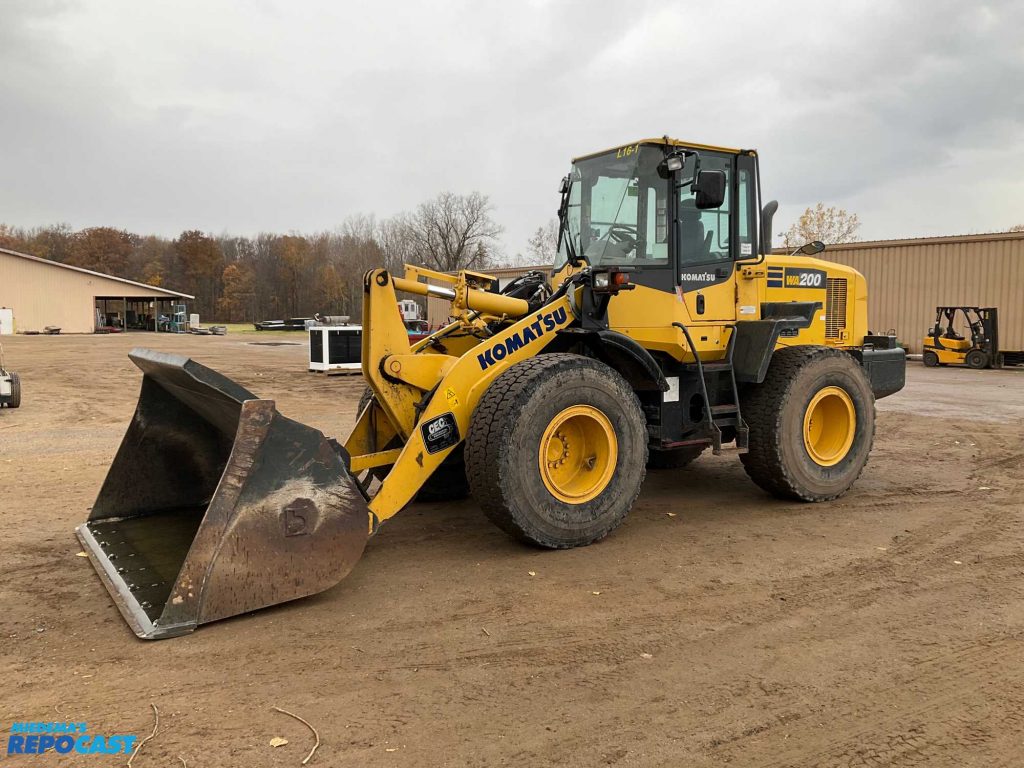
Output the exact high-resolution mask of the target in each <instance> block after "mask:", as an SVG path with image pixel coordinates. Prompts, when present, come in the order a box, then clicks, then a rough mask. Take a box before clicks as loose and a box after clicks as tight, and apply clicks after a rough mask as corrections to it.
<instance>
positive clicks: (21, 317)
mask: <svg viewBox="0 0 1024 768" xmlns="http://www.w3.org/2000/svg"><path fill="white" fill-rule="evenodd" d="M165 295H166V294H165V292H163V291H161V290H160V289H159V288H152V287H145V288H144V287H141V286H136V285H132V284H130V283H123V282H121V281H120V280H111V279H110V278H106V277H103V276H101V275H96V274H90V273H86V272H78V271H76V270H73V269H65V268H63V267H61V266H59V265H56V264H53V263H48V262H45V261H39V260H34V259H26V258H22V257H21V256H14V255H11V254H9V253H2V252H0V307H12V308H13V309H14V327H15V330H16V331H41V330H43V328H45V327H46V326H48V325H56V326H58V327H59V328H60V329H61V332H62V333H92V332H93V330H94V329H95V327H96V318H95V309H94V307H95V306H96V304H95V297H96V296H116V297H118V298H129V299H130V298H151V297H154V296H157V297H163V296H165ZM111 309H112V310H113V309H115V307H113V306H112V307H111ZM116 309H120V307H117V308H116Z"/></svg>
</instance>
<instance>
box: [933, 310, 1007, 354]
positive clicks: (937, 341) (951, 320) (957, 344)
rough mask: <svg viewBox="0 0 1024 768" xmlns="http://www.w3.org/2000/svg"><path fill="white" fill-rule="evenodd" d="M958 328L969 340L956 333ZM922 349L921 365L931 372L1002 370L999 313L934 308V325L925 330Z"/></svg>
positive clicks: (996, 311)
mask: <svg viewBox="0 0 1024 768" xmlns="http://www.w3.org/2000/svg"><path fill="white" fill-rule="evenodd" d="M958 319H959V320H960V322H959V324H958V322H957V321H958ZM958 327H959V328H961V329H963V330H966V331H969V332H970V338H967V337H966V336H964V335H962V334H961V333H959V332H958V331H957V328H958ZM922 346H923V349H924V352H923V353H922V355H921V361H922V362H923V363H924V364H925V365H927V366H928V367H930V368H934V367H935V366H939V365H966V366H967V367H968V368H976V369H981V368H1001V367H1002V362H1003V361H1002V355H1001V354H1000V352H999V312H998V310H997V309H996V308H995V307H936V308H935V324H934V325H933V326H932V327H931V328H930V329H929V330H928V332H927V335H926V336H925V337H924V342H923V344H922Z"/></svg>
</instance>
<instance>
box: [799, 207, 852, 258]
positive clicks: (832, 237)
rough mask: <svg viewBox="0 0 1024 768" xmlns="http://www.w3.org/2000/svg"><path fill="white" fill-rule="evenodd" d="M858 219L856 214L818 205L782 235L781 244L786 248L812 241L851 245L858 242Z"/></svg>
mask: <svg viewBox="0 0 1024 768" xmlns="http://www.w3.org/2000/svg"><path fill="white" fill-rule="evenodd" d="M858 229H860V219H859V218H858V217H857V214H856V213H848V212H847V211H846V210H844V209H842V208H834V207H829V208H826V207H825V206H824V204H823V203H818V204H817V205H816V206H814V207H813V208H808V209H807V210H806V211H804V212H803V213H802V214H800V218H799V219H797V221H796V223H795V224H794V225H793V226H791V227H790V228H789V229H787V230H786V231H785V233H783V235H782V244H783V245H784V246H785V247H786V248H797V247H799V246H801V245H803V244H804V243H809V242H811V241H812V240H821V242H823V243H853V242H856V241H857V240H859V239H860V238H858V237H857V230H858Z"/></svg>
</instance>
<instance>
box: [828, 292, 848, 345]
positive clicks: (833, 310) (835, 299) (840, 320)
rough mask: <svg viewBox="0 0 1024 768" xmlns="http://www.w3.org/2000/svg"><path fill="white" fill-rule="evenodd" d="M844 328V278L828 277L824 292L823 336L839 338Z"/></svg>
mask: <svg viewBox="0 0 1024 768" xmlns="http://www.w3.org/2000/svg"><path fill="white" fill-rule="evenodd" d="M845 330H846V278H845V277H830V278H829V279H828V280H826V292H825V338H826V339H839V338H842V336H843V331H845Z"/></svg>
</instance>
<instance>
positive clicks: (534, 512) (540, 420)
mask: <svg viewBox="0 0 1024 768" xmlns="http://www.w3.org/2000/svg"><path fill="white" fill-rule="evenodd" d="M646 463H647V427H646V423H645V420H644V415H643V411H641V409H640V402H639V401H638V400H637V397H636V394H634V392H633V390H632V389H631V388H630V386H629V384H627V383H626V381H625V380H624V379H623V378H622V377H621V376H620V375H619V374H618V373H616V372H615V371H614V370H612V369H611V368H609V367H608V366H607V365H605V364H604V363H601V362H599V361H597V360H593V359H591V358H588V357H582V356H580V355H573V354H565V353H551V354H544V355H541V356H539V357H535V358H531V359H529V360H525V361H523V362H521V363H518V364H517V365H514V366H512V368H510V369H509V370H507V371H506V372H505V373H503V374H501V375H500V376H499V377H498V378H497V379H495V380H494V382H493V383H492V384H491V386H490V388H489V389H488V390H487V392H486V393H485V394H484V396H483V398H481V400H480V403H479V404H478V405H477V408H476V411H475V412H474V414H473V419H472V422H471V423H470V428H469V437H468V439H467V441H466V474H467V475H468V477H469V484H470V488H471V489H472V492H473V498H474V499H476V501H477V503H478V504H480V507H481V508H482V509H483V511H484V514H486V515H487V517H488V518H490V520H491V521H492V522H494V523H495V524H496V525H497V526H498V527H499V528H501V529H502V530H503V531H505V532H506V533H509V534H510V535H512V536H514V537H515V538H517V539H519V540H521V541H525V542H529V543H531V544H535V545H537V546H540V547H547V548H549V549H566V548H569V547H579V546H584V545H586V544H591V543H593V542H595V541H598V540H599V539H602V538H604V537H605V536H607V535H608V534H609V533H610V532H611V531H613V530H614V529H615V528H617V527H618V526H619V524H620V523H622V521H623V519H624V518H625V517H626V514H627V513H628V512H629V510H630V508H631V507H632V506H633V502H634V501H635V500H636V497H637V495H638V494H639V493H640V486H641V485H642V484H643V479H644V474H645V465H646Z"/></svg>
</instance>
